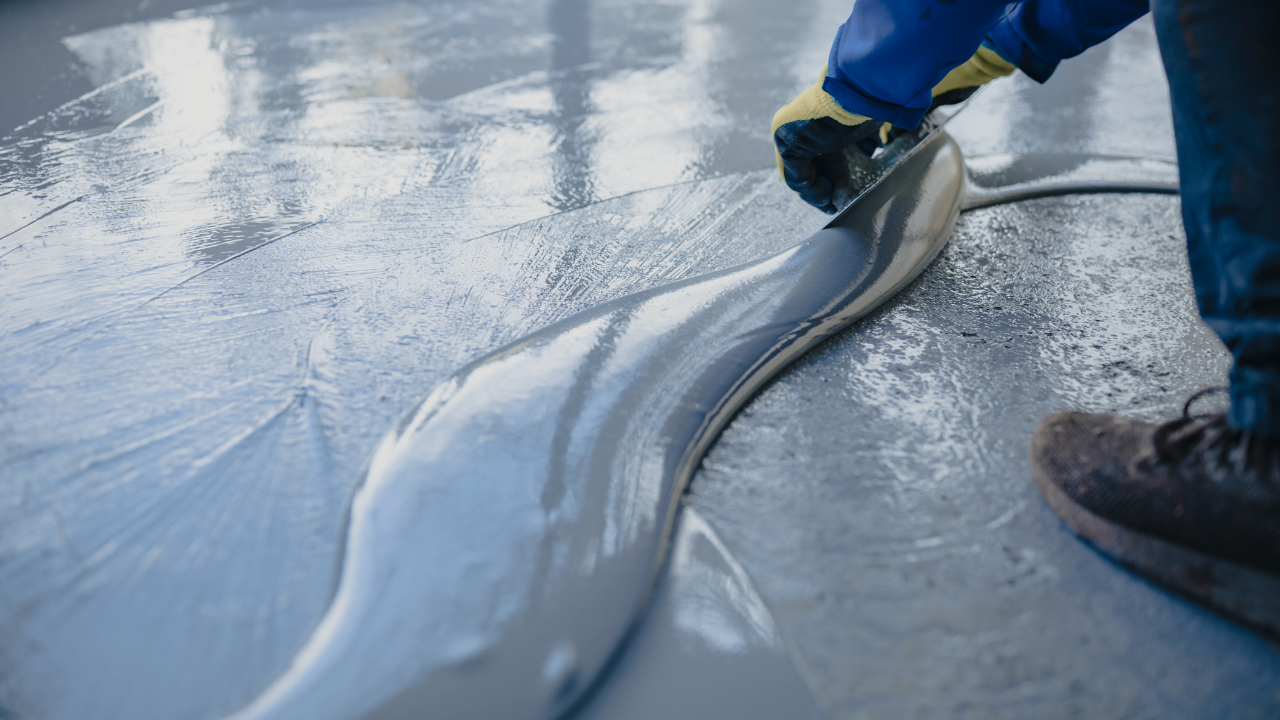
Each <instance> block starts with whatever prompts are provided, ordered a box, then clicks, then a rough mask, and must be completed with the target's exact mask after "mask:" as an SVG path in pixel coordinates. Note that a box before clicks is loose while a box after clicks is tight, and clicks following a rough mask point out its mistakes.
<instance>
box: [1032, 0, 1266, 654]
mask: <svg viewBox="0 0 1280 720" xmlns="http://www.w3.org/2000/svg"><path fill="white" fill-rule="evenodd" d="M1153 10H1154V14H1155V21H1156V31H1157V34H1158V36H1159V40H1160V51H1161V54H1162V55H1163V57H1164V63H1165V70H1166V72H1167V74H1168V76H1169V88H1170V91H1171V95H1172V100H1173V119H1174V130H1175V133H1176V135H1177V141H1178V166H1179V171H1180V173H1181V182H1182V216H1183V225H1184V226H1185V227H1186V232H1187V247H1188V251H1189V256H1190V259H1191V275H1192V280H1193V282H1194V284H1195V290H1196V301H1197V303H1198V304H1199V306H1200V313H1201V315H1202V316H1203V317H1204V319H1205V321H1206V322H1207V323H1208V324H1209V326H1210V327H1212V328H1213V329H1214V330H1215V331H1216V332H1217V333H1218V335H1219V336H1221V337H1222V339H1223V341H1224V342H1225V343H1226V344H1227V347H1228V348H1230V349H1231V353H1232V355H1233V356H1234V357H1235V364H1234V367H1233V368H1232V370H1231V409H1230V411H1229V412H1228V413H1227V414H1226V415H1206V416H1194V415H1193V416H1190V417H1184V418H1182V419H1178V420H1174V421H1171V422H1168V423H1163V424H1155V423H1145V422H1141V421H1138V420H1133V419H1130V418H1125V417H1120V416H1116V415H1098V414H1087V413H1079V412H1070V413H1058V414H1056V415H1053V416H1050V417H1048V418H1046V419H1045V420H1044V421H1043V422H1041V423H1040V427H1039V428H1038V429H1037V430H1036V432H1035V435H1034V436H1033V437H1032V440H1031V470H1032V474H1033V476H1034V477H1035V479H1036V482H1037V484H1038V485H1039V486H1040V489H1041V491H1042V492H1043V493H1044V496H1045V499H1046V500H1048V501H1049V504H1050V505H1051V506H1052V507H1053V509H1054V510H1055V511H1057V513H1058V514H1059V515H1060V516H1061V517H1062V518H1063V519H1064V520H1066V521H1067V522H1068V523H1070V525H1071V526H1072V527H1073V528H1074V529H1075V530H1076V532H1078V533H1080V535H1082V536H1084V537H1085V538H1087V539H1088V540H1089V541H1090V542H1092V543H1093V545H1094V546H1095V547H1097V548H1098V549H1100V550H1101V551H1102V552H1104V553H1106V554H1107V555H1110V556H1111V557H1113V558H1115V559H1116V560H1118V561H1119V562H1120V563H1122V564H1124V565H1127V566H1129V567H1131V568H1133V569H1134V570H1135V571H1137V572H1139V573H1141V574H1143V575H1145V576H1147V577H1149V578H1151V579H1153V580H1155V581H1157V582H1160V583H1163V584H1165V585H1168V586H1170V587H1172V588H1175V589H1177V590H1179V591H1181V592H1184V593H1186V594H1188V595H1190V596H1192V597H1195V598H1197V599H1199V600H1201V601H1203V602H1205V603H1207V604H1209V605H1211V606H1213V607H1216V608H1218V609H1220V610H1222V611H1223V612H1225V613H1227V614H1229V615H1231V616H1233V617H1236V618H1238V619H1240V620H1243V621H1244V622H1246V623H1249V624H1251V625H1253V626H1255V627H1257V628H1259V629H1261V630H1262V631H1263V632H1265V633H1267V634H1269V635H1271V636H1272V637H1274V638H1276V639H1278V640H1280V202H1278V201H1277V198H1280V82H1278V80H1280V74H1278V73H1280V3H1277V2H1276V0H1236V2H1233V3H1229V4H1224V3H1221V2H1215V1H1214V0H1155V2H1154V7H1153ZM1172 359H1173V360H1175V361H1176V360H1177V358H1172Z"/></svg>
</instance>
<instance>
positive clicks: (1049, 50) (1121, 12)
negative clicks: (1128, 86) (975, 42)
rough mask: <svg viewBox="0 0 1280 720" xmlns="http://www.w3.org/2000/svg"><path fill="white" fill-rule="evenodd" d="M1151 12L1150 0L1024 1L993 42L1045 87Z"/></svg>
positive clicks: (997, 30)
mask: <svg viewBox="0 0 1280 720" xmlns="http://www.w3.org/2000/svg"><path fill="white" fill-rule="evenodd" d="M1147 9H1148V8H1147V0H1024V2H1020V3H1018V4H1017V5H1011V6H1009V14H1008V15H1006V16H1005V17H1004V18H1002V19H1001V20H1000V21H999V22H998V23H996V25H995V27H993V28H992V29H991V37H990V38H988V39H989V40H990V41H991V44H992V45H993V46H994V47H995V50H996V52H998V53H1000V56H1001V57H1003V58H1005V59H1006V60H1008V61H1009V62H1011V63H1013V64H1015V65H1017V66H1018V67H1019V68H1020V69H1021V70H1022V72H1024V73H1026V74H1027V75H1028V76H1029V77H1030V78H1031V79H1033V80H1035V81H1037V82H1044V81H1045V80H1048V79H1049V76H1050V75H1052V74H1053V71H1054V69H1055V68H1056V67H1058V62H1059V61H1062V60H1065V59H1067V58H1069V57H1075V56H1076V55H1079V54H1080V53H1082V52H1084V51H1085V50H1088V49H1089V48H1091V47H1093V46H1094V45H1097V44H1098V43H1100V42H1102V41H1103V40H1106V39H1107V38H1109V37H1111V36H1112V35H1115V34H1116V33H1117V32H1120V31H1121V30H1122V29H1124V27H1125V26H1126V25H1128V24H1129V23H1131V22H1133V21H1134V20H1137V19H1138V18H1140V17H1142V16H1143V15H1146V14H1147ZM1223 12H1230V11H1229V10H1226V9H1225V7H1224V9H1223Z"/></svg>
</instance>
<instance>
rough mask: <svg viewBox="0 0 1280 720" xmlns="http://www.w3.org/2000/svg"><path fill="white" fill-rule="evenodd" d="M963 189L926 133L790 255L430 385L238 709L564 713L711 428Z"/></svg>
mask: <svg viewBox="0 0 1280 720" xmlns="http://www.w3.org/2000/svg"><path fill="white" fill-rule="evenodd" d="M903 140H904V141H906V140H907V139H906V138H904V139H903ZM963 189H964V174H963V164H962V161H961V158H960V155H959V151H958V149H957V148H956V146H955V144H954V143H952V142H951V140H950V139H949V138H948V137H947V136H946V134H945V133H937V134H935V135H933V136H931V137H930V139H928V140H927V141H925V142H924V143H923V144H921V145H920V146H919V147H918V148H916V149H915V150H914V152H913V154H911V155H910V156H908V157H907V158H906V159H905V160H902V161H901V164H900V165H897V166H896V167H895V168H894V169H893V170H892V171H890V172H889V173H888V174H887V175H886V176H885V177H884V179H883V180H882V181H881V182H880V183H879V184H878V185H877V186H875V187H874V188H872V189H871V190H869V191H868V192H867V193H866V194H864V195H863V196H862V197H861V198H860V199H859V200H858V201H857V202H856V203H855V204H854V205H853V206H851V207H850V208H848V209H847V210H846V211H845V212H843V213H841V214H840V215H839V216H837V217H836V219H835V220H833V221H832V223H831V224H830V226H829V227H828V228H827V229H824V230H822V231H821V232H819V233H817V234H816V235H814V236H813V237H811V238H809V239H808V240H806V241H805V242H803V243H801V244H799V245H797V246H795V247H794V248H791V249H789V250H786V251H783V252H782V253H779V254H777V255H774V256H772V257H768V258H765V259H763V260H759V261H757V262H754V263H749V264H746V265H741V266H738V267H734V268H730V269H727V270H723V271H720V272H718V273H713V274H710V275H705V276H699V277H697V278H693V279H690V280H687V281H684V282H680V283H675V284H673V285H667V286H663V287H660V288H656V289H654V290H650V291H646V292H642V293H638V294H635V295H630V296H627V297H624V298H620V299H618V300H614V301H610V302H607V303H603V304H601V305H598V306H596V307H593V308H591V309H590V310H587V311H585V312H582V313H579V314H577V315H574V316H573V317H571V318H568V319H566V320H563V321H561V322H558V323H555V324H553V325H551V326H549V327H547V328H546V329H544V330H540V331H538V332H536V333H534V334H532V335H530V336H528V337H526V338H522V339H520V340H518V341H517V342H515V343H514V344H512V345H509V346H507V347H505V348H501V349H499V350H497V351H496V352H495V353H493V354H492V355H490V356H488V357H485V358H482V359H480V360H478V361H476V362H475V363H473V364H471V365H468V366H467V367H466V368H464V369H463V370H462V371H461V372H459V373H458V374H457V375H455V376H454V377H452V378H450V379H449V380H447V381H445V382H444V383H442V384H441V385H440V386H438V387H437V388H436V389H435V390H434V391H432V393H431V395H429V396H428V397H427V398H426V399H425V400H424V401H423V402H422V403H421V405H419V406H418V407H417V408H416V409H415V410H413V411H412V412H411V413H410V414H409V415H408V416H406V418H405V419H404V420H403V421H402V422H401V423H400V424H399V426H398V427H397V428H396V429H395V430H394V431H393V432H392V433H391V434H390V435H388V437H387V438H386V439H385V440H384V441H383V442H382V444H381V445H380V446H379V448H378V450H377V451H376V452H375V453H374V454H373V457H372V459H371V460H370V462H369V466H368V470H367V473H366V477H365V481H364V485H363V487H361V489H360V491H359V492H358V493H357V495H356V498H355V501H354V503H353V505H352V510H351V526H350V530H349V532H348V535H347V538H348V539H347V547H346V552H345V556H344V560H343V568H342V575H341V579H340V581H339V585H338V591H337V595H336V596H335V599H334V601H333V605H332V608H331V609H330V611H329V614H328V615H327V616H326V617H325V619H324V621H322V622H321V624H320V626H319V628H318V629H317V630H316V633H315V635H314V636H313V637H312V640H311V641H310V642H309V643H308V644H307V645H306V646H305V647H304V648H303V649H302V651H301V652H300V653H299V654H298V657H297V659H296V660H295V662H294V665H293V666H292V667H291V668H290V670H289V672H287V673H286V674H285V675H284V676H283V677H282V678H281V679H280V680H279V681H277V682H276V683H275V684H274V685H273V686H272V687H271V688H269V689H268V690H267V692H266V693H264V694H263V695H262V696H261V697H260V698H258V699H257V700H255V701H254V703H253V704H252V705H251V706H250V707H249V708H247V709H246V710H245V711H243V712H242V713H238V714H237V716H236V717H238V718H286V717H311V718H343V717H350V716H351V715H352V714H354V713H358V712H368V715H367V717H371V718H411V717H419V716H421V715H423V714H425V713H441V714H444V715H446V716H448V717H459V718H462V717H467V718H470V717H474V718H484V717H511V718H516V717H531V718H552V717H555V716H557V715H559V714H560V713H562V712H564V711H565V710H566V709H567V708H569V707H570V706H572V704H573V703H574V701H575V700H577V698H578V696H579V694H580V693H581V692H582V690H583V689H585V688H586V687H587V686H588V685H589V684H590V683H591V682H592V681H594V680H595V678H596V676H597V674H598V673H599V672H600V669H601V668H602V667H603V665H604V663H605V662H606V661H607V660H608V659H609V658H610V657H611V656H612V655H613V653H614V651H615V650H616V649H617V648H618V647H619V645H620V643H621V641H622V640H623V638H624V637H625V635H626V634H627V632H628V630H629V629H630V628H631V627H632V625H633V624H634V622H635V621H636V619H637V618H638V617H639V615H640V614H641V613H642V612H643V611H644V609H645V603H646V601H647V598H648V596H649V593H650V588H651V586H652V584H653V583H654V581H655V579H656V572H657V571H658V569H659V568H660V567H661V564H662V562H663V560H664V558H665V548H666V545H667V542H668V539H669V536H670V533H671V528H672V523H673V520H674V516H675V512H676V508H677V501H678V499H679V497H680V495H681V494H682V493H683V491H684V487H685V485H686V483H687V482H688V480H689V478H690V476H691V475H692V474H693V472H694V470H695V469H696V467H697V464H698V463H699V461H700V460H701V459H702V456H703V454H704V453H705V452H706V448H707V447H709V446H710V444H711V442H712V441H714V439H715V438H716V437H717V436H718V434H719V432H720V429H721V428H722V427H723V426H724V425H725V424H726V423H727V422H728V421H729V419H730V418H731V417H732V416H733V414H734V413H735V412H736V411H737V409H738V407H740V406H741V404H742V403H743V402H744V401H745V400H746V399H747V398H748V397H750V396H751V395H752V394H754V393H755V391H756V390H758V389H759V388H760V387H761V385H763V384H764V383H765V382H766V381H767V380H768V379H769V378H771V377H772V376H773V375H774V374H776V373H777V372H778V371H779V370H780V369H781V368H783V367H785V366H786V364H787V363H789V362H790V361H791V360H792V359H794V358H795V357H797V356H798V355H800V354H801V353H803V352H804V351H805V350H807V349H808V348H809V347H812V346H813V345H814V344H816V343H818V342H820V341H821V340H823V339H824V338H826V337H828V336H829V335H831V334H832V333H834V332H836V331H838V330H839V329H841V328H843V327H844V326H846V325H848V324H849V323H850V322H852V321H854V320H856V319H857V318H859V317H862V316H863V315H865V314H866V313H867V312H868V311H870V310H871V309H872V308H874V307H876V306H877V305H879V303H881V302H883V301H884V300H885V299H886V298H887V297H889V296H891V295H892V293H893V292H895V291H896V290H897V289H899V288H901V287H903V286H904V285H906V283H908V282H909V281H910V280H911V279H912V278H913V277H914V276H915V275H916V274H918V273H919V272H920V271H921V270H922V269H923V268H924V267H925V265H927V264H928V262H929V261H930V260H932V259H933V257H934V255H936V254H937V252H938V251H939V250H940V249H941V247H942V246H943V245H944V244H945V243H946V240H947V237H948V236H949V234H950V231H951V227H952V225H953V224H954V222H955V219H956V217H957V215H958V214H959V208H960V200H961V197H962V194H963ZM495 688H502V692H495V691H494V689H495Z"/></svg>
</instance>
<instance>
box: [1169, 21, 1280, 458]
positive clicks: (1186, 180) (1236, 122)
mask: <svg viewBox="0 0 1280 720" xmlns="http://www.w3.org/2000/svg"><path fill="white" fill-rule="evenodd" d="M1152 12H1153V14H1154V16H1155V23H1156V35H1157V37H1158V38H1159V41H1160V54H1161V56H1162V57H1163V59H1164V66H1165V73H1166V74H1167V75H1168V77H1169V89H1170V94H1171V97H1172V101H1173V127H1174V133H1175V136H1176V137H1177V142H1178V172H1179V175H1180V181H1181V186H1182V224H1183V226H1184V227H1185V228H1186V232H1187V251H1188V255H1189V257H1190V259H1191V278H1192V281H1193V283H1194V284H1195V291H1196V303H1197V304H1198V305H1199V307H1200V314H1201V316H1203V317H1204V320H1205V322H1206V323H1208V325H1209V327H1211V328H1213V331H1214V332H1216V333H1217V334H1218V336H1219V337H1221V338H1222V341H1223V342H1224V343H1226V345H1227V348H1229V349H1230V350H1231V354H1232V356H1234V358H1235V363H1234V366H1233V367H1232V369H1231V388H1230V391H1231V411H1230V414H1229V415H1228V420H1229V421H1230V423H1231V424H1232V425H1233V426H1235V427H1238V428H1245V429H1249V430H1253V431H1255V432H1258V433H1260V434H1262V435H1265V436H1269V437H1273V438H1280V0H1235V1H1234V2H1228V3H1223V2H1214V1H1213V0H1155V1H1154V2H1153V7H1152Z"/></svg>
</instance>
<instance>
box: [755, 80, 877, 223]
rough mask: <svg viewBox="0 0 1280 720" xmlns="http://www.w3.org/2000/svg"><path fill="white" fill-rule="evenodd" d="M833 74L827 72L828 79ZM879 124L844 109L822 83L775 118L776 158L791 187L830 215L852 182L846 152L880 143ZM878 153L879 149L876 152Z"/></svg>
mask: <svg viewBox="0 0 1280 720" xmlns="http://www.w3.org/2000/svg"><path fill="white" fill-rule="evenodd" d="M826 76H827V69H826V68H823V69H822V77H823V78H825V77H826ZM877 125H878V123H876V121H874V120H872V119H871V118H868V117H863V116H862V115H855V114H853V113H851V112H849V111H848V110H845V109H844V108H842V107H840V105H839V103H837V102H836V101H835V98H833V97H831V95H829V94H828V93H827V92H826V91H825V90H823V89H822V79H821V78H819V80H818V82H817V83H816V84H814V85H812V86H810V87H809V88H808V89H807V90H805V91H804V92H802V93H800V94H799V95H797V96H796V97H795V99H794V100H792V101H791V102H789V103H787V104H786V105H784V106H783V107H782V109H781V110H779V111H778V112H777V113H775V114H774V116H773V126H772V132H773V144H774V155H775V156H776V157H777V160H778V172H779V173H781V174H782V179H783V180H785V181H786V182H787V187H789V188H791V189H792V190H795V191H796V192H797V193H799V194H800V198H801V199H803V200H804V201H805V202H807V203H809V204H810V205H813V206H814V207H816V208H818V209H819V210H822V211H823V212H827V213H834V212H836V211H837V210H839V208H837V207H836V205H835V195H836V193H835V191H836V188H837V187H839V186H841V185H845V184H848V183H849V182H850V180H851V178H850V177H849V175H850V173H849V169H848V166H847V163H844V162H842V161H843V151H844V150H845V149H846V148H850V147H853V146H856V145H857V144H858V142H859V141H860V140H865V139H867V138H874V137H875V133H876V127H877ZM873 147H874V146H873Z"/></svg>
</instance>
